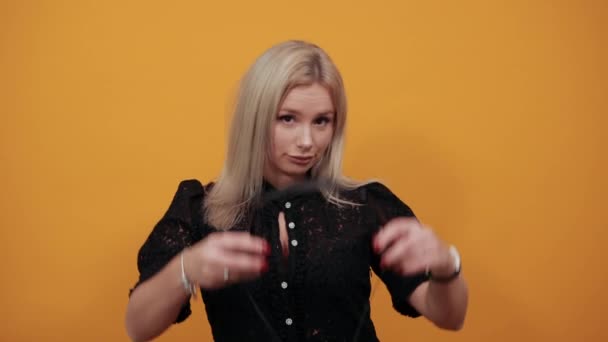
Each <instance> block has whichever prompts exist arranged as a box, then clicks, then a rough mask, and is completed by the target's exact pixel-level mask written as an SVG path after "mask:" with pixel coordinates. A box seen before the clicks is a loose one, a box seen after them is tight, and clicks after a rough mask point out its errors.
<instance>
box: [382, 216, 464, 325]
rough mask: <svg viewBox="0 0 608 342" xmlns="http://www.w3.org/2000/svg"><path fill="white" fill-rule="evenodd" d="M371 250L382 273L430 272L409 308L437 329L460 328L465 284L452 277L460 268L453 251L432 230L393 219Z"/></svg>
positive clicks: (417, 223) (416, 222) (414, 221)
mask: <svg viewBox="0 0 608 342" xmlns="http://www.w3.org/2000/svg"><path fill="white" fill-rule="evenodd" d="M374 249H375V251H376V252H377V253H379V254H380V255H381V263H380V265H381V267H382V268H383V269H390V270H391V271H393V272H395V273H398V274H400V275H403V276H411V275H414V274H420V273H422V272H425V271H430V274H431V277H430V280H429V281H425V282H423V283H422V284H420V285H419V286H418V287H417V288H416V289H415V290H414V291H413V292H412V294H411V296H410V303H411V305H412V306H413V307H414V308H415V309H416V310H418V312H419V313H420V314H422V315H423V316H424V317H426V318H427V319H429V320H430V321H431V322H433V323H434V324H435V325H436V326H438V327H440V328H443V329H449V330H459V329H461V328H462V327H463V324H464V320H465V316H466V311H467V305H468V288H467V284H466V282H465V280H464V277H463V276H462V275H461V274H457V275H455V273H459V272H457V271H459V269H458V268H459V266H458V263H457V262H456V260H455V257H456V256H455V255H454V253H453V251H451V250H450V247H449V246H447V245H446V244H445V243H444V242H443V241H441V240H440V239H439V237H437V235H436V234H435V233H434V232H433V231H432V230H431V229H429V228H428V227H425V226H423V225H421V224H420V223H419V222H418V221H417V220H416V219H415V218H396V219H393V220H391V221H390V222H388V223H387V224H386V225H385V226H384V227H383V228H382V229H381V230H380V231H379V232H378V234H377V235H376V236H375V238H374ZM454 275H455V276H454ZM433 279H438V280H433ZM439 279H449V280H447V281H440V280H439Z"/></svg>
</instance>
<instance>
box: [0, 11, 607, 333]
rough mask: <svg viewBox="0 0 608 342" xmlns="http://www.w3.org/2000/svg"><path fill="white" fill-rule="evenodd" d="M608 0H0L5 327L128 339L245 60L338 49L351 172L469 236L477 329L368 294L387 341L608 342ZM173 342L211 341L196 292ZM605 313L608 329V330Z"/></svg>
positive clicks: (460, 238)
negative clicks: (295, 49)
mask: <svg viewBox="0 0 608 342" xmlns="http://www.w3.org/2000/svg"><path fill="white" fill-rule="evenodd" d="M606 7H607V5H606V2H604V1H498V2H487V1H456V2H453V1H425V2H422V1H421V2H417V1H398V0H394V1H377V2H370V1H366V2H362V1H318V0H315V1H306V2H291V1H240V2H234V1H171V2H160V1H77V0H74V1H6V0H5V1H2V2H1V3H0V113H1V119H2V120H1V123H0V133H1V135H0V142H1V149H0V166H1V168H0V180H1V181H0V182H1V189H2V190H1V192H0V193H1V195H0V213H1V214H0V227H1V231H0V236H1V241H2V243H1V245H2V247H1V248H0V260H2V265H1V269H2V270H1V273H2V281H1V282H0V296H1V297H0V298H1V299H2V300H1V303H2V307H1V309H0V315H1V317H0V321H1V322H2V326H3V328H2V329H1V330H0V340H2V341H34V340H45V341H69V340H79V341H126V340H127V336H126V334H125V332H124V325H123V317H124V310H125V307H126V304H127V293H128V289H129V287H130V286H132V284H133V283H134V281H135V280H136V277H137V271H136V253H137V249H138V248H139V246H140V245H141V243H142V242H143V240H144V239H145V237H146V236H147V234H148V232H149V231H150V229H151V227H152V225H153V224H154V223H155V221H156V220H157V219H158V218H159V217H160V215H161V214H162V213H163V212H164V210H165V209H166V207H167V206H168V204H169V201H170V199H171V197H172V195H173V193H174V191H175V190H176V187H177V184H178V182H179V181H180V180H182V179H185V178H199V179H201V180H202V181H209V180H210V179H212V178H213V177H215V176H216V175H217V173H218V171H219V169H220V167H221V161H222V158H223V153H224V147H223V143H224V139H225V130H226V127H225V126H226V113H227V108H228V104H229V101H230V98H231V96H232V93H233V90H234V89H235V85H236V82H237V81H238V78H239V76H240V75H241V74H242V72H243V71H244V70H245V69H246V67H247V66H248V65H249V64H250V63H251V62H252V61H253V59H254V58H255V57H256V56H257V55H258V54H259V53H261V52H262V51H263V50H264V49H266V48H268V47H269V46H270V45H272V44H275V43H277V42H279V41H282V40H285V39H291V38H298V39H307V40H311V41H314V42H316V43H318V44H320V45H321V46H322V47H324V48H326V49H327V51H328V52H329V53H330V54H331V55H332V56H333V58H334V59H335V61H336V62H337V64H338V65H339V67H340V68H341V70H342V72H343V74H344V78H345V80H346V86H347V92H348V96H349V99H350V103H349V104H350V109H351V111H350V114H351V117H350V122H349V127H348V129H349V130H348V147H347V149H346V161H345V170H346V172H347V173H348V174H349V175H351V176H353V177H356V178H360V179H362V178H369V177H377V178H380V179H383V180H385V181H386V183H387V184H388V185H389V186H390V187H391V188H392V189H393V190H394V191H395V192H396V193H397V194H398V195H399V196H400V197H401V198H402V199H403V200H404V201H406V202H407V203H408V204H410V205H411V206H412V207H413V208H414V210H415V211H416V213H417V214H418V215H419V216H420V217H421V219H422V220H423V221H425V222H426V223H427V224H429V225H431V226H433V227H434V228H435V229H436V230H437V231H438V232H439V234H440V235H441V236H442V237H444V238H445V239H446V240H448V241H450V242H452V243H455V244H456V245H457V246H459V248H460V250H461V253H462V255H463V261H464V274H465V276H466V278H467V279H468V281H469V284H470V290H471V302H470V311H469V315H468V318H467V322H466V325H465V328H464V330H462V331H461V332H458V333H449V332H443V331H439V330H438V329H435V328H433V327H432V326H431V325H430V324H429V323H426V322H425V321H424V320H423V319H418V320H410V319H406V318H403V317H400V316H398V315H397V314H396V313H395V312H394V311H393V310H392V308H391V307H390V303H389V298H388V296H387V293H386V291H385V290H384V287H382V288H381V289H380V290H379V292H378V293H377V295H376V296H375V297H374V298H373V302H372V304H373V306H372V307H373V309H372V310H373V318H374V319H375V322H376V325H377V328H378V331H379V336H380V337H381V339H382V340H383V341H404V340H405V341H421V340H433V341H514V340H517V341H536V340H543V341H545V340H546V341H549V340H551V341H573V340H576V341H606V340H608V335H607V333H606V329H605V324H604V327H602V324H601V323H602V322H605V312H604V310H603V309H605V308H606V307H607V306H608V302H607V296H606V294H605V292H604V291H603V289H604V288H605V287H606V283H607V281H608V274H607V271H606V266H605V260H606V255H605V253H604V250H602V248H604V249H605V246H606V243H607V242H608V239H607V233H606V228H608V226H607V222H608V220H607V219H608V217H607V214H606V212H605V209H606V200H605V194H606V191H607V190H608V187H607V182H606V175H607V174H608V172H607V171H608V167H607V165H608V160H607V153H606V147H607V143H606V139H605V137H604V136H603V133H604V131H605V130H606V128H608V126H607V119H606V115H607V114H608V107H607V102H606V95H607V94H608V87H607V79H608V73H607V69H606V66H607V63H606V60H607V58H608V55H607V54H606V49H607V42H608V39H607V37H606V32H607V30H606V28H607V24H606V23H607V22H608V16H607V15H606V14H607V11H606ZM193 308H194V314H193V316H192V317H191V318H190V319H189V320H188V321H187V322H186V323H184V324H182V325H180V326H174V327H172V328H171V329H170V330H169V331H168V332H167V333H166V334H165V335H163V336H162V338H160V339H159V340H160V341H196V340H197V341H206V340H209V339H210V334H209V328H208V325H207V323H206V318H205V317H204V311H203V306H202V304H201V302H200V300H199V301H198V302H197V303H195V304H194V305H193ZM602 328H604V329H602Z"/></svg>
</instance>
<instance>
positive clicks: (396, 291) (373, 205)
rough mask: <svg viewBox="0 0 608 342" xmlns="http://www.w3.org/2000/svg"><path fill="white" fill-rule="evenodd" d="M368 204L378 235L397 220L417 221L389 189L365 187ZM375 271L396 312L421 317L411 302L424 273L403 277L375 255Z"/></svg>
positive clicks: (376, 186)
mask: <svg viewBox="0 0 608 342" xmlns="http://www.w3.org/2000/svg"><path fill="white" fill-rule="evenodd" d="M364 194H365V195H364V196H365V197H364V200H365V201H366V202H367V206H368V209H369V211H368V213H369V224H370V225H371V228H370V229H371V230H372V231H373V232H374V233H376V232H377V231H378V230H379V229H380V227H382V226H384V225H385V224H386V223H387V222H388V221H390V220H392V219H393V218H397V217H414V218H415V215H414V212H413V211H412V209H411V208H410V207H409V206H408V205H407V204H405V203H404V202H403V201H401V200H400V199H399V198H398V197H397V196H396V195H395V194H394V193H393V192H391V191H390V190H389V189H388V188H387V187H386V186H385V185H383V184H381V183H378V182H374V183H370V184H368V185H366V186H365V192H364ZM371 260H372V265H371V266H372V269H373V271H374V273H376V275H378V277H380V279H382V281H383V282H384V284H385V285H386V287H387V289H388V291H389V293H390V295H391V300H392V304H393V308H394V309H395V310H396V311H397V312H399V313H401V314H402V315H405V316H410V317H419V316H420V313H419V312H418V311H417V310H416V308H414V307H413V306H412V305H411V304H410V301H409V298H410V296H411V294H412V292H414V290H415V289H416V288H417V287H418V286H419V285H420V284H421V283H423V282H424V281H426V280H427V277H426V275H425V274H424V273H422V274H416V275H412V276H401V275H399V274H396V273H394V272H391V271H390V270H382V269H381V268H380V255H378V254H377V253H375V252H373V251H372V257H371Z"/></svg>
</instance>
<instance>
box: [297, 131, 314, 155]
mask: <svg viewBox="0 0 608 342" xmlns="http://www.w3.org/2000/svg"><path fill="white" fill-rule="evenodd" d="M296 145H297V146H298V148H299V149H301V150H304V151H307V150H310V149H311V148H312V132H311V129H310V127H307V126H304V127H302V129H300V132H299V133H298V136H297V139H296Z"/></svg>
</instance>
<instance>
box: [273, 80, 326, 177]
mask: <svg viewBox="0 0 608 342" xmlns="http://www.w3.org/2000/svg"><path fill="white" fill-rule="evenodd" d="M335 116H336V115H335V110H334V106H333V101H332V99H331V95H330V94H329V91H328V90H327V89H326V88H325V87H323V86H322V85H320V84H317V83H315V84H312V85H309V86H300V87H296V88H293V89H292V90H291V91H290V92H289V93H288V94H287V96H286V97H285V100H284V101H283V103H282V104H281V106H280V108H279V111H278V113H277V115H276V117H275V118H274V120H273V123H272V129H271V134H272V135H271V144H270V145H271V146H270V151H269V152H270V155H269V159H268V161H267V163H266V165H265V166H264V177H265V178H266V180H267V181H269V182H270V183H271V184H273V185H274V186H275V187H277V188H283V187H286V186H289V185H291V184H293V183H295V182H298V181H301V180H303V179H304V178H305V177H306V173H307V172H308V170H310V169H311V168H312V167H313V166H314V165H315V164H316V163H317V162H318V161H319V159H321V156H323V154H324V153H325V150H326V149H327V147H328V146H329V144H330V143H331V140H332V137H333V132H334V120H335Z"/></svg>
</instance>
